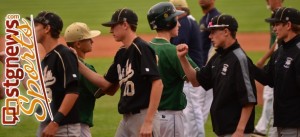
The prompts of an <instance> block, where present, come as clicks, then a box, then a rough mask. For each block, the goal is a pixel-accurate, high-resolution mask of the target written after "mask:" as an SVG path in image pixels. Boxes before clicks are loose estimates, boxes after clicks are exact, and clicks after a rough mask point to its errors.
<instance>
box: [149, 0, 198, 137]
mask: <svg viewBox="0 0 300 137" xmlns="http://www.w3.org/2000/svg"><path fill="white" fill-rule="evenodd" d="M182 14H183V11H179V10H176V9H175V7H174V5H173V4H172V3H170V2H160V3H157V4H156V5H154V6H152V7H151V8H150V9H149V11H148V15H147V18H148V22H149V25H150V28H151V29H152V30H156V32H157V36H156V37H155V38H154V39H152V40H151V42H150V45H151V47H152V48H153V49H154V50H155V52H156V54H157V57H158V67H159V73H160V75H161V78H162V81H163V84H164V88H163V93H162V97H161V100H160V105H159V107H158V110H159V115H160V133H161V137H183V136H184V127H183V120H184V115H183V112H182V110H183V109H184V108H185V107H186V105H187V99H186V97H185V95H184V93H183V84H184V81H185V80H187V78H186V77H185V74H184V72H183V70H182V68H181V65H180V62H179V60H178V57H177V55H176V47H175V45H173V44H171V43H170V39H171V37H176V36H178V29H179V26H180V23H179V22H178V16H179V15H182ZM189 61H190V62H191V63H192V64H193V66H194V67H195V68H198V67H197V65H196V64H195V63H194V62H193V61H192V60H191V59H190V58H189Z"/></svg>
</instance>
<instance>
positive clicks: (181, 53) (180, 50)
mask: <svg viewBox="0 0 300 137" xmlns="http://www.w3.org/2000/svg"><path fill="white" fill-rule="evenodd" d="M176 50H177V56H178V58H182V57H185V56H186V54H187V53H188V51H189V47H188V46H187V45H186V44H179V45H177V46H176Z"/></svg>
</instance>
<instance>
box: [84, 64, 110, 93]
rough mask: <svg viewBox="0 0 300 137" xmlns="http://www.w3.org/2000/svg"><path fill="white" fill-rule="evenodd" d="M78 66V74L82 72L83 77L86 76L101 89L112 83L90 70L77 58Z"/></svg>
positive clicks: (105, 88) (108, 86)
mask: <svg viewBox="0 0 300 137" xmlns="http://www.w3.org/2000/svg"><path fill="white" fill-rule="evenodd" d="M78 66H79V67H78V70H79V72H80V74H82V75H83V76H84V77H85V78H87V79H88V80H89V81H90V82H92V83H93V84H95V85H97V86H98V87H99V88H101V89H102V90H103V91H105V90H107V89H108V88H110V86H111V85H112V83H110V82H109V81H107V80H106V79H104V77H103V76H101V75H99V74H98V73H96V72H94V71H92V70H90V69H89V68H88V67H86V66H85V65H84V64H83V63H82V62H81V61H79V60H78Z"/></svg>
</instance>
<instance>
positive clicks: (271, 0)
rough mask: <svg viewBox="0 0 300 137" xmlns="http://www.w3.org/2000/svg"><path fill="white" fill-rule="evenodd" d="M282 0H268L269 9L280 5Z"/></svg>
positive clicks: (274, 8)
mask: <svg viewBox="0 0 300 137" xmlns="http://www.w3.org/2000/svg"><path fill="white" fill-rule="evenodd" d="M281 3H282V0H268V4H269V6H270V8H271V10H276V9H277V8H279V7H280V6H281Z"/></svg>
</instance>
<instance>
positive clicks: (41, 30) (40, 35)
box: [34, 23, 45, 43]
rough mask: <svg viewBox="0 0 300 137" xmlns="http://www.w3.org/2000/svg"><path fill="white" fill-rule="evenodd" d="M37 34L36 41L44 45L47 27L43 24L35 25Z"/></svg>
mask: <svg viewBox="0 0 300 137" xmlns="http://www.w3.org/2000/svg"><path fill="white" fill-rule="evenodd" d="M34 27H35V33H36V40H37V42H38V43H42V42H43V41H44V39H45V26H44V25H43V24H41V23H35V24H34Z"/></svg>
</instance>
